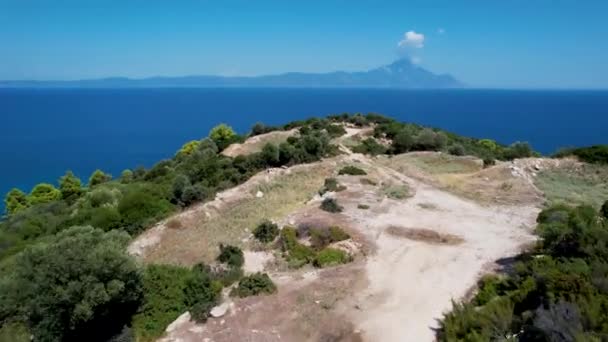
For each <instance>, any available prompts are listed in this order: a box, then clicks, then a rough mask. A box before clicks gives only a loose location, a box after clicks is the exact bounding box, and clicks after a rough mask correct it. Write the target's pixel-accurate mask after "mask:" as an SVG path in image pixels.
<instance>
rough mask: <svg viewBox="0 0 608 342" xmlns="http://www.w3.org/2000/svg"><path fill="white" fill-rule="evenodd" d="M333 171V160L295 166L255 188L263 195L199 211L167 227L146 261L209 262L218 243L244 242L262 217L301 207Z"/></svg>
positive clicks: (213, 256) (285, 213)
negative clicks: (190, 220)
mask: <svg viewBox="0 0 608 342" xmlns="http://www.w3.org/2000/svg"><path fill="white" fill-rule="evenodd" d="M333 171H334V166H333V163H332V162H321V163H315V164H309V165H302V166H296V167H293V168H292V169H291V172H289V173H286V174H283V175H280V176H276V177H275V178H274V179H272V180H271V181H270V182H268V183H262V184H261V185H259V186H258V189H254V192H257V190H260V191H262V192H263V193H264V196H263V197H262V198H256V197H255V196H251V194H243V198H242V199H241V200H239V201H236V202H235V203H233V204H231V205H229V206H225V207H222V208H221V209H220V210H218V211H217V212H212V213H211V212H208V215H200V216H199V222H197V223H195V224H194V225H192V226H189V227H188V228H183V229H179V230H170V231H168V232H166V233H165V234H164V235H163V237H162V239H161V241H160V242H159V243H158V244H157V245H156V246H155V247H154V248H152V249H150V251H149V253H147V255H145V257H144V258H145V261H146V262H153V263H170V264H180V265H193V264H196V263H198V262H210V261H212V260H213V259H214V258H215V257H216V256H217V253H218V246H219V244H220V243H225V244H232V245H236V246H245V245H247V244H248V243H249V241H248V238H249V236H250V231H251V230H252V229H253V228H254V227H255V226H257V224H259V223H260V222H261V221H262V220H264V219H275V220H276V219H280V218H282V217H283V216H286V215H288V214H290V213H291V212H293V211H295V210H297V209H299V208H300V207H303V206H304V205H305V204H306V202H307V201H308V200H310V199H311V198H312V196H314V195H315V194H316V193H317V191H318V190H319V188H320V187H321V186H322V185H323V181H324V180H325V178H326V177H328V176H330V175H331V173H332V172H333Z"/></svg>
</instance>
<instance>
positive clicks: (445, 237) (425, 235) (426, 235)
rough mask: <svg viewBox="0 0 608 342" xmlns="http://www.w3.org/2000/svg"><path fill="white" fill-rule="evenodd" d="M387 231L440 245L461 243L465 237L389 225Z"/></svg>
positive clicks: (401, 236) (409, 238)
mask: <svg viewBox="0 0 608 342" xmlns="http://www.w3.org/2000/svg"><path fill="white" fill-rule="evenodd" d="M386 233H387V234H390V235H392V236H395V237H398V238H405V239H408V240H414V241H421V242H426V243H430V244H438V245H459V244H461V243H463V242H464V239H463V238H461V237H460V236H457V235H454V234H440V233H437V232H436V231H434V230H431V229H426V228H405V227H397V226H389V227H388V228H386Z"/></svg>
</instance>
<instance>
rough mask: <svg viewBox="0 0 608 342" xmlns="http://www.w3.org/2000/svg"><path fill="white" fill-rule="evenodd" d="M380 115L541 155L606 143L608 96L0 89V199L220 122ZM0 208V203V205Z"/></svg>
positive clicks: (116, 167) (133, 159)
mask: <svg viewBox="0 0 608 342" xmlns="http://www.w3.org/2000/svg"><path fill="white" fill-rule="evenodd" d="M342 112H378V113H382V114H386V115H389V116H392V117H394V118H397V119H399V120H401V121H410V122H415V123H419V124H424V125H430V126H435V127H440V128H443V129H446V130H450V131H453V132H455V133H459V134H463V135H468V136H474V137H479V138H484V137H488V138H493V139H496V140H498V141H500V142H502V143H511V142H514V141H528V142H530V143H531V144H532V145H533V147H534V148H535V149H537V150H539V151H541V152H543V153H551V152H554V151H555V150H556V149H558V148H559V147H563V146H581V145H591V144H608V91H512V90H441V91H434V90H432V91H431V90H420V91H404V90H364V89H340V90H338V89H51V90H42V89H0V120H1V125H0V130H1V131H0V165H1V167H0V194H4V193H6V192H7V191H8V190H9V189H10V188H12V187H19V188H21V189H23V190H26V191H29V190H30V188H31V187H32V185H34V184H36V183H38V182H42V181H46V182H55V181H56V180H57V179H58V177H60V176H61V175H62V174H63V173H64V172H65V171H66V170H67V169H71V170H73V171H74V172H75V173H76V174H77V175H78V176H80V177H81V178H82V179H83V181H84V180H86V179H88V176H89V175H90V173H91V172H92V171H93V170H94V169H96V168H101V169H103V170H106V171H109V172H110V173H112V174H114V175H119V174H120V172H121V171H122V170H123V169H125V168H133V167H136V166H138V165H144V166H150V165H152V164H153V163H154V162H156V161H158V160H160V159H163V158H167V157H170V156H172V155H173V154H174V152H175V151H176V150H177V149H178V148H179V147H180V146H181V145H182V143H184V142H185V141H188V140H192V139H199V138H201V137H203V136H206V135H207V133H208V131H209V129H210V128H211V127H213V126H214V125H216V124H218V123H220V122H225V123H228V124H230V125H231V126H233V127H234V128H235V129H236V130H237V131H239V132H240V133H245V132H247V130H248V129H249V128H250V127H251V126H252V125H253V124H254V123H255V122H258V121H260V122H264V123H267V124H282V123H286V122H288V121H292V120H295V119H302V118H307V117H310V116H324V115H327V114H332V113H342ZM2 205H3V204H0V207H1V206H2Z"/></svg>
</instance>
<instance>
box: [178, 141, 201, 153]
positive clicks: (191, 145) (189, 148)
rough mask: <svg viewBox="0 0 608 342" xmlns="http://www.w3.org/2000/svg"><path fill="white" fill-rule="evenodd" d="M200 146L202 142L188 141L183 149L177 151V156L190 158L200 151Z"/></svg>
mask: <svg viewBox="0 0 608 342" xmlns="http://www.w3.org/2000/svg"><path fill="white" fill-rule="evenodd" d="M200 144H201V142H200V141H198V140H192V141H188V142H187V143H185V144H184V145H183V146H182V148H180V149H179V151H177V155H178V156H189V155H191V154H192V153H194V151H196V150H197V149H198V147H199V146H200Z"/></svg>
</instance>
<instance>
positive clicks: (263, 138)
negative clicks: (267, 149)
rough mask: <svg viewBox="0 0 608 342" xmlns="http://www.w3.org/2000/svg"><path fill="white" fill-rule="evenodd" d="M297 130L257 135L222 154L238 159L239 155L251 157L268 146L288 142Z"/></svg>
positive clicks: (229, 147)
mask: <svg viewBox="0 0 608 342" xmlns="http://www.w3.org/2000/svg"><path fill="white" fill-rule="evenodd" d="M295 133H296V130H289V131H275V132H270V133H265V134H260V135H256V136H254V137H251V138H249V139H247V140H246V141H245V142H244V143H242V144H232V145H230V146H228V148H226V149H225V150H224V151H222V154H223V155H225V156H229V157H236V156H238V155H249V154H252V153H256V152H260V151H262V148H263V147H264V145H266V144H273V145H279V144H280V143H282V142H285V141H287V138H289V137H290V136H292V135H294V134H295Z"/></svg>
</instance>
